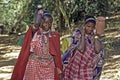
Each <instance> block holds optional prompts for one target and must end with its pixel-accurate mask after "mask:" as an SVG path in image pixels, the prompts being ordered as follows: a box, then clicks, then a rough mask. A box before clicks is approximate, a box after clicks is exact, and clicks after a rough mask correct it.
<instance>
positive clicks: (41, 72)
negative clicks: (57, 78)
mask: <svg viewBox="0 0 120 80" xmlns="http://www.w3.org/2000/svg"><path fill="white" fill-rule="evenodd" d="M47 37H48V36H46V35H40V34H39V35H38V34H37V33H36V34H35V35H34V37H33V39H32V42H31V50H30V51H31V52H33V54H34V56H36V57H37V58H31V56H32V54H31V56H30V57H29V61H28V63H27V67H26V71H25V75H24V80H54V69H55V65H54V60H53V57H52V58H49V57H51V54H49V50H48V45H49V43H48V38H47ZM43 39H44V40H43ZM43 41H44V42H43ZM44 59H48V60H44Z"/></svg>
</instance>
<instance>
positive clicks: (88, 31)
mask: <svg viewBox="0 0 120 80" xmlns="http://www.w3.org/2000/svg"><path fill="white" fill-rule="evenodd" d="M84 27H85V33H86V34H91V33H92V32H93V30H94V29H95V24H94V23H92V22H88V23H86V24H85V25H84Z"/></svg>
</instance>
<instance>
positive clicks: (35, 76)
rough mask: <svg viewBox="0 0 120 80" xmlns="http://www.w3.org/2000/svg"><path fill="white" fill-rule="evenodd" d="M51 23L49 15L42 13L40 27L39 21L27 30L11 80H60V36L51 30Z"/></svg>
mask: <svg viewBox="0 0 120 80" xmlns="http://www.w3.org/2000/svg"><path fill="white" fill-rule="evenodd" d="M38 20H39V19H38ZM52 21H53V19H52V16H51V14H49V13H44V14H43V16H42V22H41V25H40V20H39V21H38V22H37V24H35V25H34V26H31V27H30V28H29V30H28V32H27V33H26V35H25V39H24V43H23V46H22V49H21V52H20V55H19V57H18V60H17V63H16V65H15V67H14V70H13V74H12V77H11V80H60V79H61V76H62V61H61V54H60V35H59V33H58V32H56V31H52V30H51V26H52ZM38 26H40V27H38ZM33 32H35V33H34V35H33V34H32V33H33ZM32 36H33V37H32Z"/></svg>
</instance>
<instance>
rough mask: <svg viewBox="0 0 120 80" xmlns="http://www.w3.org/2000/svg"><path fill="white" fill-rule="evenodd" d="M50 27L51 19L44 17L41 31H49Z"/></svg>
mask: <svg viewBox="0 0 120 80" xmlns="http://www.w3.org/2000/svg"><path fill="white" fill-rule="evenodd" d="M51 26H52V20H51V18H49V17H46V18H45V19H43V22H42V29H43V30H44V31H48V30H50V28H51Z"/></svg>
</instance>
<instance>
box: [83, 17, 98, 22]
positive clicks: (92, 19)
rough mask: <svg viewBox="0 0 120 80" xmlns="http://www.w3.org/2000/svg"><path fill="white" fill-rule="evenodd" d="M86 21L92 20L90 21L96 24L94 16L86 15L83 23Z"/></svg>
mask: <svg viewBox="0 0 120 80" xmlns="http://www.w3.org/2000/svg"><path fill="white" fill-rule="evenodd" d="M88 22H92V23H94V24H96V20H95V17H94V16H86V17H85V24H86V23H88Z"/></svg>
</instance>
